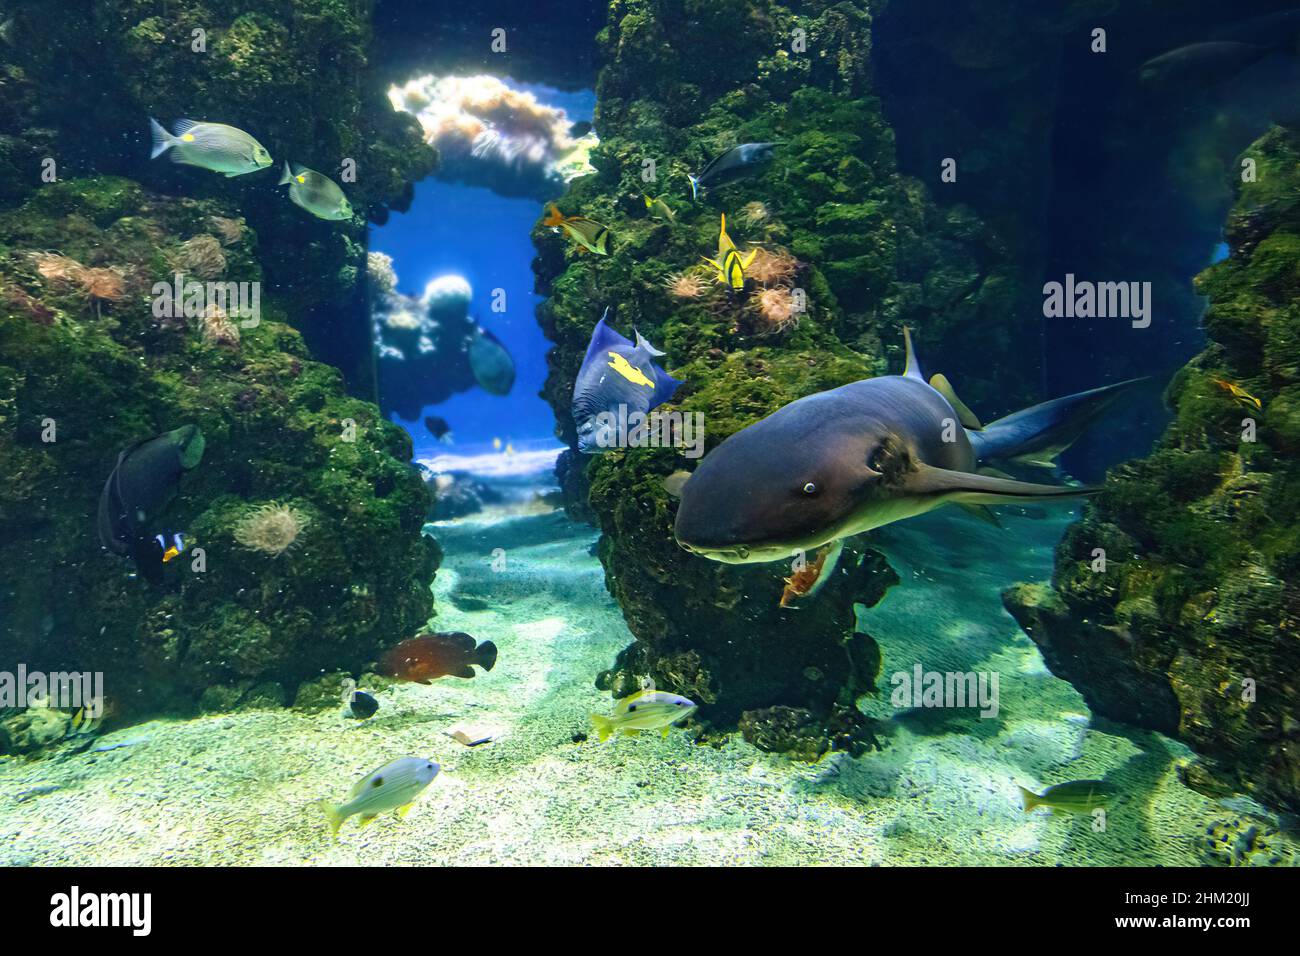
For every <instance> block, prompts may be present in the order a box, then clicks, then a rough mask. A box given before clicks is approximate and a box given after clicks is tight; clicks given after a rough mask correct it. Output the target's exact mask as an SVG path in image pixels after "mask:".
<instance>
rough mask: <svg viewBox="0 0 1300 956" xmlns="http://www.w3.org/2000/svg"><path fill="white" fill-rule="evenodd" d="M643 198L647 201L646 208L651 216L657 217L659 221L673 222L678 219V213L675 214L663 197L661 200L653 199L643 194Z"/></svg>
mask: <svg viewBox="0 0 1300 956" xmlns="http://www.w3.org/2000/svg"><path fill="white" fill-rule="evenodd" d="M641 198H642V199H644V200H645V208H646V210H647V211H648V212H649V213H650V215H652V216H655V217H656V218H658V219H665V220H667V221H668V222H672V221H673V220H674V219H676V218H677V213H675V212H673V210H672V207H671V206H669V205H668V203H666V202H664V201H663V198H662V197H660V198H659V199H651V198H650V197H649V196H647V195H645V194H644V193H642V194H641Z"/></svg>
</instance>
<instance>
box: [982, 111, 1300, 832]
mask: <svg viewBox="0 0 1300 956" xmlns="http://www.w3.org/2000/svg"><path fill="white" fill-rule="evenodd" d="M1245 157H1249V158H1252V159H1254V160H1255V161H1256V163H1255V164H1256V167H1257V179H1256V181H1254V182H1246V183H1239V184H1238V187H1239V194H1238V198H1237V202H1236V205H1235V207H1234V209H1233V211H1232V213H1231V215H1230V217H1229V220H1228V224H1227V231H1226V233H1227V241H1228V245H1229V248H1230V255H1229V256H1228V258H1227V259H1226V260H1225V261H1223V262H1220V263H1218V264H1216V265H1213V266H1211V267H1210V268H1209V269H1207V270H1206V271H1205V272H1203V273H1202V274H1201V275H1200V276H1199V277H1198V278H1197V280H1196V285H1197V288H1198V290H1199V291H1200V292H1202V293H1203V294H1204V295H1205V296H1207V298H1208V302H1209V305H1208V310H1207V312H1206V316H1205V328H1206V332H1207V333H1208V335H1209V338H1210V342H1209V345H1208V346H1207V348H1206V349H1205V351H1203V352H1202V353H1201V354H1200V355H1199V356H1197V357H1196V358H1195V359H1193V360H1192V361H1191V362H1190V363H1189V364H1188V365H1187V366H1186V367H1185V368H1184V369H1183V370H1182V371H1181V372H1179V374H1178V375H1177V376H1175V378H1174V380H1173V382H1172V383H1171V384H1170V386H1169V388H1168V390H1167V393H1166V398H1167V400H1168V402H1169V403H1170V405H1171V406H1172V407H1173V409H1174V420H1173V422H1172V423H1171V424H1170V425H1169V427H1168V429H1167V431H1166V432H1165V435H1164V437H1163V438H1162V439H1161V441H1160V442H1159V444H1158V446H1157V448H1156V450H1155V451H1154V452H1153V453H1152V454H1151V455H1150V456H1149V457H1147V458H1145V459H1142V460H1139V461H1134V462H1130V463H1128V464H1126V465H1123V466H1120V467H1118V468H1115V469H1113V470H1112V471H1111V472H1110V474H1109V475H1108V477H1107V480H1106V484H1105V488H1104V490H1103V491H1102V494H1101V495H1100V496H1099V497H1098V498H1097V499H1096V500H1095V502H1094V503H1093V504H1091V505H1090V506H1089V507H1088V508H1087V510H1086V512H1085V515H1084V518H1083V519H1082V521H1080V522H1079V523H1078V524H1076V525H1074V526H1073V527H1072V528H1071V529H1070V531H1069V532H1068V533H1067V535H1066V536H1065V539H1064V540H1063V541H1062V543H1061V545H1060V547H1059V548H1058V550H1057V555H1056V573H1055V578H1054V581H1053V587H1054V589H1055V593H1054V594H1051V595H1044V593H1043V592H1042V589H1041V588H1026V587H1023V586H1022V587H1020V588H1016V589H1012V590H1011V591H1009V592H1007V594H1006V595H1004V601H1005V603H1006V604H1007V607H1008V609H1009V610H1010V611H1011V613H1012V614H1013V615H1015V616H1016V618H1017V619H1018V620H1019V621H1020V623H1021V624H1022V625H1024V626H1025V628H1026V630H1027V631H1028V632H1029V634H1030V636H1031V637H1032V638H1033V639H1034V641H1035V642H1036V643H1037V644H1038V645H1039V647H1040V648H1042V649H1043V653H1044V657H1045V658H1046V660H1047V662H1048V665H1049V666H1050V667H1051V668H1052V670H1053V671H1054V672H1056V673H1057V674H1059V675H1060V676H1062V677H1065V678H1066V679H1067V680H1070V681H1072V682H1073V683H1075V684H1076V685H1077V686H1078V687H1079V689H1080V691H1081V692H1082V693H1083V695H1084V696H1085V697H1086V698H1087V699H1088V701H1089V703H1090V704H1091V705H1092V706H1093V707H1094V709H1096V710H1097V711H1098V712H1100V713H1102V714H1104V715H1106V716H1108V717H1112V718H1115V719H1118V720H1124V721H1128V722H1131V723H1136V724H1141V725H1144V726H1149V727H1156V728H1159V729H1166V730H1173V729H1176V730H1177V731H1178V733H1179V734H1180V735H1181V736H1183V737H1184V738H1185V739H1186V740H1187V741H1188V743H1189V744H1190V745H1191V746H1192V747H1193V748H1194V749H1195V750H1196V751H1197V752H1198V753H1199V754H1200V755H1201V756H1202V757H1203V758H1204V759H1205V761H1206V767H1205V772H1204V773H1202V774H1198V775H1196V777H1195V778H1189V779H1203V780H1208V779H1214V778H1217V780H1218V786H1219V787H1223V788H1231V789H1237V790H1242V791H1246V792H1249V793H1250V794H1251V795H1252V796H1254V797H1255V799H1257V800H1259V801H1261V802H1264V803H1269V804H1273V805H1278V806H1285V807H1287V808H1290V809H1292V810H1295V809H1297V808H1300V703H1297V701H1300V696H1298V694H1297V692H1298V691H1300V639H1298V637H1300V587H1298V586H1297V581H1300V577H1298V576H1297V571H1300V465H1298V464H1297V462H1298V461H1300V459H1297V457H1296V451H1297V450H1300V446H1298V445H1297V444H1296V434H1297V429H1296V419H1297V416H1296V407H1297V406H1296V401H1295V396H1296V395H1297V393H1300V265H1298V263H1300V139H1297V137H1296V135H1295V134H1294V133H1288V132H1286V131H1284V130H1281V129H1275V130H1274V131H1272V132H1270V133H1269V134H1267V135H1265V136H1264V137H1263V138H1262V139H1260V140H1259V141H1258V142H1256V143H1255V144H1254V145H1253V146H1252V147H1251V148H1250V149H1249V150H1247V151H1246V153H1245V154H1244V157H1243V158H1245Z"/></svg>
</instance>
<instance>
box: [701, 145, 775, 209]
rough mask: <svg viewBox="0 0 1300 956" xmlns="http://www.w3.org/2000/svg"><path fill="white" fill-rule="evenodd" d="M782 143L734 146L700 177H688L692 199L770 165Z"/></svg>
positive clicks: (714, 161) (706, 167) (710, 164)
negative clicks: (703, 190)
mask: <svg viewBox="0 0 1300 956" xmlns="http://www.w3.org/2000/svg"><path fill="white" fill-rule="evenodd" d="M780 145H781V144H780V143H742V144H741V145H739V146H733V147H731V149H729V150H727V151H726V152H725V153H723V154H722V155H720V156H715V157H714V158H713V160H712V162H710V163H709V165H707V166H705V167H704V171H703V172H701V173H700V174H699V175H698V176H688V177H687V178H688V179H690V181H691V198H692V199H698V198H699V195H700V190H702V189H712V188H713V187H715V186H721V185H724V184H725V183H729V182H732V181H734V180H737V179H741V178H742V177H744V176H750V175H752V174H754V173H756V172H758V171H759V170H760V169H761V168H762V167H763V166H765V165H767V164H768V163H770V162H771V161H772V160H773V158H774V157H775V153H776V148H777V147H778V146H780Z"/></svg>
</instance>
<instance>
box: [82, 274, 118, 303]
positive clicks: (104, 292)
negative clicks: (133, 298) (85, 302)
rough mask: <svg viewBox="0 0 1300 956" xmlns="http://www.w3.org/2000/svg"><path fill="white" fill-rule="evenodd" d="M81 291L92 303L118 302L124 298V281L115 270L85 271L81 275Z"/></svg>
mask: <svg viewBox="0 0 1300 956" xmlns="http://www.w3.org/2000/svg"><path fill="white" fill-rule="evenodd" d="M81 291H82V294H83V295H84V296H85V297H86V298H87V299H90V300H92V301H94V302H118V301H120V300H121V299H123V298H125V296H126V281H125V280H124V279H123V278H122V274H121V273H120V272H118V271H117V270H116V269H101V268H96V269H86V270H84V271H83V272H82V273H81Z"/></svg>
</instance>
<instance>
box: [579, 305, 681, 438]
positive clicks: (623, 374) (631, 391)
mask: <svg viewBox="0 0 1300 956" xmlns="http://www.w3.org/2000/svg"><path fill="white" fill-rule="evenodd" d="M608 319H609V309H606V310H605V314H604V315H602V316H601V318H600V321H599V322H597V323H596V328H595V330H594V331H593V332H592V333H591V344H590V345H588V346H587V355H586V357H585V358H584V359H583V360H582V368H580V369H579V370H578V378H577V381H575V382H574V383H573V405H572V410H573V421H574V424H576V425H577V426H578V451H580V452H582V453H583V454H585V455H598V454H600V453H601V452H603V451H608V450H609V449H610V448H615V447H618V446H619V444H620V442H619V440H618V436H617V435H615V434H614V433H613V432H612V431H611V427H610V425H611V423H616V422H620V421H621V422H624V423H626V422H628V420H629V419H630V418H631V417H632V416H633V415H636V414H639V415H644V414H645V413H647V412H649V411H650V410H651V409H653V408H656V407H657V406H659V405H662V404H663V403H664V402H666V401H668V400H669V399H670V398H672V397H673V393H674V392H675V391H677V386H679V385H681V384H682V383H681V382H679V381H678V380H677V379H675V378H673V377H672V376H671V375H669V374H668V373H667V372H665V371H664V370H663V369H662V368H660V367H659V366H658V365H656V364H655V361H654V360H655V358H656V357H658V356H660V355H663V354H664V353H663V352H660V351H659V350H658V349H656V348H655V347H654V346H653V345H651V344H650V343H649V342H647V341H646V340H645V339H644V338H642V337H641V333H640V332H638V333H636V341H635V342H629V341H628V340H627V339H626V338H624V337H623V336H621V335H619V334H618V333H617V332H615V331H614V330H613V329H611V328H610V327H609V325H608V324H607V320H608ZM602 418H603V420H602ZM633 424H634V425H635V422H633Z"/></svg>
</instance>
